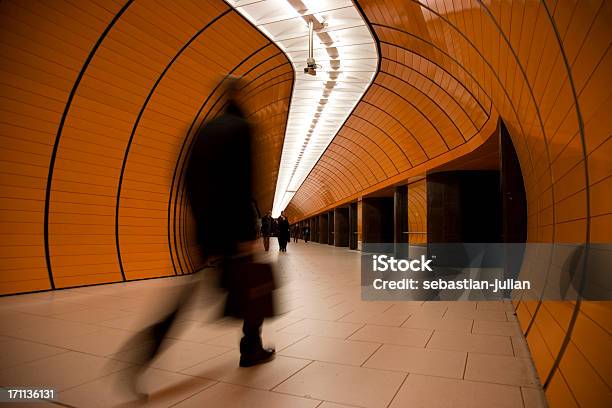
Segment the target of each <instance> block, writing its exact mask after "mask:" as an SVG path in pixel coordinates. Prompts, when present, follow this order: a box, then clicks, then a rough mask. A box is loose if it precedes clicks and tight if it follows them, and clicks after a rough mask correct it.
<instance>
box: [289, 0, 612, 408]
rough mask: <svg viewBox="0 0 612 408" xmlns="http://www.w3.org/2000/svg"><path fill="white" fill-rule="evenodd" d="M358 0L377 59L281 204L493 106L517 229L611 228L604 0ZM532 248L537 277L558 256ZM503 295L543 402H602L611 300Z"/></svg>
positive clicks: (330, 190)
mask: <svg viewBox="0 0 612 408" xmlns="http://www.w3.org/2000/svg"><path fill="white" fill-rule="evenodd" d="M357 3H358V4H359V6H360V7H361V8H362V11H363V13H364V15H365V17H366V18H367V20H368V21H369V22H370V24H371V27H372V30H373V32H374V34H375V36H376V37H377V39H378V41H379V42H380V54H381V55H380V57H381V65H380V72H379V73H378V75H377V76H376V78H375V80H374V83H373V85H372V86H371V88H370V89H369V91H368V92H367V93H366V94H365V96H364V98H363V100H362V102H360V103H359V105H358V106H357V107H356V109H355V111H354V112H353V113H352V115H351V116H350V117H349V119H348V120H347V122H346V123H345V125H344V127H343V128H342V129H341V130H340V133H339V134H338V136H337V137H336V139H334V141H333V142H332V144H331V145H330V146H329V148H328V149H327V151H326V152H325V153H324V154H323V156H322V157H321V159H320V161H319V163H318V164H317V165H316V166H315V168H314V169H313V171H312V172H311V174H310V176H309V177H308V178H307V180H306V181H305V182H304V184H303V185H302V187H301V188H300V189H299V190H298V192H297V193H296V194H295V196H294V199H293V202H292V203H291V204H290V207H289V209H290V211H291V212H292V216H294V214H295V217H296V218H298V219H299V218H302V217H308V216H311V215H314V214H317V213H319V212H321V211H326V210H328V209H331V208H334V207H335V206H337V205H339V204H343V203H345V202H348V201H352V200H355V199H357V198H358V197H359V196H361V195H365V194H368V193H370V192H372V191H375V190H378V189H380V188H382V187H386V186H388V185H392V184H394V183H398V182H402V181H403V182H405V180H406V179H408V178H409V177H411V176H414V175H418V173H420V174H422V173H424V172H425V171H426V170H427V169H428V168H432V167H435V166H436V165H437V164H436V163H434V162H435V161H436V158H443V159H444V161H448V160H450V159H452V158H454V157H459V156H461V155H463V154H464V153H465V149H462V148H463V146H465V145H469V144H470V143H473V144H481V143H482V142H483V141H484V139H486V137H487V136H489V135H490V134H492V128H493V127H492V126H491V124H492V123H494V121H496V120H497V115H499V116H500V117H501V118H502V119H503V120H504V122H505V123H506V124H507V126H508V129H509V132H510V135H511V138H512V141H513V143H514V146H515V149H516V151H517V155H518V157H519V161H520V165H521V170H522V173H523V178H524V182H525V189H526V193H527V205H528V210H527V211H528V219H527V226H528V240H529V241H530V242H546V243H550V242H555V243H570V244H571V243H575V244H576V243H577V244H580V243H585V242H586V243H609V242H611V241H612V211H611V209H612V202H611V197H612V177H611V176H612V162H611V161H610V160H609V157H610V156H611V155H612V139H611V138H610V136H611V131H610V130H611V129H612V116H610V114H609V111H610V108H609V106H610V102H612V86H611V83H610V72H612V53H611V51H610V44H611V42H612V25H610V22H611V21H612V3H611V2H609V1H605V0H596V1H588V2H587V1H585V2H579V1H554V0H546V1H529V2H527V1H513V2H505V1H493V2H484V1H481V0H478V1H472V2H466V1H463V2H461V1H459V2H458V1H450V0H443V1H428V0H421V1H418V0H384V1H383V0H358V2H357ZM475 136H476V137H475ZM464 141H467V142H464ZM357 144H358V145H359V147H358V146H356V145H357ZM470 149H471V150H474V147H473V146H471V147H470ZM348 150H350V152H351V153H348ZM354 156H356V157H354ZM355 162H359V163H360V169H359V171H358V172H357V171H355V170H354V167H355V166H354V165H353V163H355ZM332 173H334V174H338V175H340V176H338V177H333V175H332ZM355 180H357V181H359V183H355V182H354V181H355ZM351 181H353V182H352V183H351ZM544 258H546V257H542V259H541V260H542V262H543V263H544V264H542V265H539V266H540V267H539V269H537V270H538V272H537V273H538V274H539V275H540V277H545V276H546V275H547V274H548V273H549V272H548V271H549V270H550V269H551V268H555V267H558V266H557V265H553V264H552V263H550V262H549V261H546V259H549V258H546V259H544ZM551 259H552V258H551ZM546 262H548V264H546ZM516 307H517V314H518V318H519V321H520V323H521V327H522V328H523V330H524V332H525V334H526V336H527V340H528V343H529V347H530V350H531V353H532V356H533V358H534V362H535V365H536V369H537V371H538V373H539V375H540V379H541V380H542V381H543V382H544V385H545V387H546V393H547V397H548V399H549V402H550V403H551V405H552V406H555V407H556V406H608V405H610V404H612V401H611V398H612V397H611V395H612V394H611V393H610V389H611V388H612V384H611V383H610V381H611V379H612V376H611V375H610V374H611V373H610V370H609V367H611V366H612V360H611V359H610V357H609V356H607V355H605V352H604V350H609V349H610V347H611V346H612V330H610V328H611V327H610V325H611V324H612V323H611V322H612V313H611V312H612V310H611V306H610V302H588V301H581V302H552V301H521V302H517V303H516Z"/></svg>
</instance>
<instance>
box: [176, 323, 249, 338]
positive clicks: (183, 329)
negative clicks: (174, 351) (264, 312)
mask: <svg viewBox="0 0 612 408" xmlns="http://www.w3.org/2000/svg"><path fill="white" fill-rule="evenodd" d="M236 330H237V327H236V326H234V327H232V326H228V325H223V324H202V323H199V322H191V321H184V322H178V323H176V324H175V325H174V326H173V327H172V330H171V331H170V333H169V334H168V337H170V338H173V339H178V340H188V341H194V342H199V343H204V342H207V341H209V340H212V339H215V338H217V337H221V336H224V335H226V334H229V333H235V332H236Z"/></svg>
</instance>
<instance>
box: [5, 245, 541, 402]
mask: <svg viewBox="0 0 612 408" xmlns="http://www.w3.org/2000/svg"><path fill="white" fill-rule="evenodd" d="M274 249H275V248H274V247H273V250H272V251H271V252H270V253H269V254H266V255H262V256H263V257H264V258H268V259H269V260H270V261H272V262H274V263H275V265H276V266H277V272H278V277H279V282H280V286H281V288H280V289H279V290H278V296H277V299H278V304H279V306H280V307H279V308H280V309H281V311H282V312H283V314H281V315H280V316H278V317H277V318H275V319H272V320H270V321H267V322H266V323H265V324H264V330H263V335H264V341H265V342H266V343H273V344H275V345H276V348H277V350H278V356H277V358H276V359H275V360H274V361H273V362H271V363H268V364H265V365H261V366H258V367H253V368H248V369H244V368H239V367H238V357H239V356H238V350H237V345H238V340H239V338H240V326H239V323H237V322H231V321H219V320H215V316H217V315H218V311H219V306H220V305H221V304H222V302H221V301H220V298H219V295H218V294H215V293H214V292H213V291H212V288H209V289H207V290H204V291H203V292H202V293H201V294H200V295H199V296H198V299H200V302H199V304H193V305H191V306H189V307H188V308H187V310H186V311H185V313H184V314H183V315H182V317H181V322H180V323H179V324H177V326H178V327H177V328H176V329H175V330H173V331H172V333H171V334H170V337H171V338H172V339H171V340H169V341H168V343H169V347H168V349H167V350H166V351H165V352H164V353H163V354H162V355H161V356H160V357H159V358H158V359H157V360H155V361H154V362H153V363H152V364H151V367H150V368H149V369H148V371H147V372H146V374H145V376H144V377H143V386H144V388H145V389H146V390H147V391H148V392H149V394H150V398H149V400H148V401H146V403H145V402H140V401H135V400H133V398H132V397H131V395H130V394H129V393H127V391H126V389H125V388H126V387H125V386H124V385H125V384H126V383H127V380H128V376H129V375H130V373H131V372H133V369H134V368H135V367H136V366H135V365H137V364H138V358H135V354H137V353H136V352H137V351H138V350H139V348H142V347H144V344H138V343H135V344H132V346H133V347H132V348H131V350H130V351H125V350H121V349H122V347H124V344H125V342H126V341H127V340H128V339H129V338H130V337H131V336H132V335H133V334H134V333H136V332H137V331H138V330H139V328H142V327H144V325H146V324H147V323H148V322H151V321H153V320H155V318H156V311H157V313H159V311H160V310H162V309H163V307H164V306H163V300H169V299H172V298H173V297H174V296H176V294H178V293H179V291H180V288H181V286H182V284H184V283H185V282H186V281H188V280H189V279H191V278H190V277H177V278H168V279H155V280H149V281H142V282H130V283H124V284H113V285H102V286H95V287H85V288H78V289H70V290H62V291H56V292H46V293H39V294H31V295H21V296H12V297H4V298H0V319H1V321H2V325H1V326H0V347H1V350H2V352H1V353H0V384H1V385H2V386H17V385H21V386H25V385H30V386H36V387H41V386H48V387H55V388H56V389H57V390H58V391H59V402H60V403H61V404H63V405H64V406H74V407H110V406H121V407H128V406H130V407H131V406H141V405H146V406H155V407H158V406H159V407H169V406H176V407H181V408H183V407H223V408H238V407H249V408H251V407H262V408H275V407H279V408H287V407H296V408H299V407H304V408H314V407H319V408H343V407H344V408H346V407H364V408H370V407H371V408H379V407H380V408H383V407H391V408H401V407H427V408H435V407H487V408H488V407H526V408H535V407H543V406H545V403H544V400H543V395H542V392H541V389H540V386H539V382H538V379H537V378H536V374H535V371H534V369H533V366H532V362H531V360H530V356H529V351H528V349H527V348H526V345H525V341H524V338H523V337H522V335H521V333H520V330H519V328H518V324H517V323H516V321H515V319H514V317H513V313H512V306H511V304H509V303H503V302H395V303H392V302H364V301H361V296H360V286H359V285H360V282H359V271H360V268H359V262H360V259H359V253H358V252H354V251H349V250H347V249H343V248H334V247H331V246H328V245H320V244H313V243H309V244H304V243H298V244H293V243H292V244H290V245H289V247H288V252H287V253H278V252H276V251H275V250H274ZM53 405H54V404H51V405H46V404H45V405H40V406H53ZM24 406H25V405H24Z"/></svg>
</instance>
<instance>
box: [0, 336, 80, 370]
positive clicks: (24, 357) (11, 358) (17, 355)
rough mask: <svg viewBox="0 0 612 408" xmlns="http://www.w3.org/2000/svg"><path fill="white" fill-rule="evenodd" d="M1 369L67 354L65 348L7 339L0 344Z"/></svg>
mask: <svg viewBox="0 0 612 408" xmlns="http://www.w3.org/2000/svg"><path fill="white" fill-rule="evenodd" d="M0 349H1V350H2V353H0V369H3V368H7V367H12V366H16V365H19V364H23V363H27V362H30V361H35V360H40V359H42V358H46V357H51V356H53V355H56V354H60V353H66V352H67V351H68V350H66V349H65V348H59V347H53V346H47V345H45V344H39V343H32V342H30V341H26V340H19V339H11V338H6V339H3V340H2V343H1V344H0Z"/></svg>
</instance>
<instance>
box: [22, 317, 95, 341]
mask: <svg viewBox="0 0 612 408" xmlns="http://www.w3.org/2000/svg"><path fill="white" fill-rule="evenodd" d="M97 330H100V328H99V327H97V326H93V325H90V324H86V323H80V322H69V321H65V320H59V319H45V321H39V322H37V323H32V324H28V325H27V326H23V327H21V328H19V329H17V330H14V331H13V332H12V333H11V335H12V336H14V337H17V338H20V339H24V340H31V341H34V342H38V343H42V344H47V345H51V346H58V347H61V346H62V345H63V344H65V342H66V341H68V340H70V339H71V338H73V337H76V336H81V335H83V334H87V333H92V332H94V331H97Z"/></svg>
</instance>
